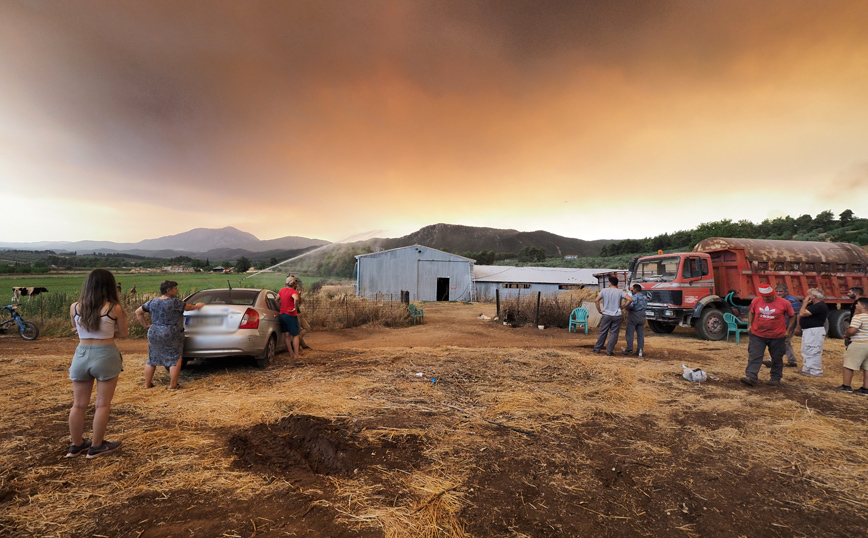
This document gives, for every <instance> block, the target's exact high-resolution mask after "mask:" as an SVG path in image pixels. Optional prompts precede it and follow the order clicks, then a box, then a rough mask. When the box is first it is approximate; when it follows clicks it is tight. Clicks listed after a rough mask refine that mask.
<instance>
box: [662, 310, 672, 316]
mask: <svg viewBox="0 0 868 538" xmlns="http://www.w3.org/2000/svg"><path fill="white" fill-rule="evenodd" d="M663 315H664V316H666V317H667V318H671V317H672V316H673V315H674V314H673V313H672V311H671V310H664V311H663Z"/></svg>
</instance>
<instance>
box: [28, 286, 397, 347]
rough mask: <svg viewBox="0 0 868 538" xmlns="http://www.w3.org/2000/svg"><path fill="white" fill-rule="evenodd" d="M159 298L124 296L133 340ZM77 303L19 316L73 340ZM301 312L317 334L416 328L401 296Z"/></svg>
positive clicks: (61, 302) (316, 299)
mask: <svg viewBox="0 0 868 538" xmlns="http://www.w3.org/2000/svg"><path fill="white" fill-rule="evenodd" d="M155 296H157V295H156V294H146V293H133V294H130V293H124V294H121V296H120V299H121V305H122V306H123V307H124V311H125V312H126V314H127V320H128V321H129V328H130V338H143V337H145V336H146V331H145V328H144V327H142V326H141V325H140V324H139V323H138V321H137V320H136V317H135V311H136V309H137V308H138V307H140V306H141V305H143V304H144V303H146V302H147V301H148V300H150V299H152V298H153V297H155ZM76 301H78V295H77V294H75V295H73V294H69V293H62V292H61V293H47V294H41V295H38V296H36V297H34V298H32V299H29V300H28V299H24V300H23V301H22V302H21V303H20V304H19V305H18V312H19V313H20V314H21V315H22V316H23V317H24V319H26V320H28V321H32V322H34V323H36V324H37V325H38V326H39V330H40V334H42V335H44V336H69V335H72V334H73V331H72V321H71V320H70V317H69V307H70V305H71V304H72V303H74V302H76ZM299 311H300V313H301V314H302V315H303V316H304V318H305V319H306V320H307V322H308V323H309V324H310V326H311V329H313V330H318V329H319V330H326V329H348V328H351V327H359V326H362V325H367V324H375V325H381V326H384V327H403V326H407V325H410V324H412V321H411V319H410V315H409V312H408V310H407V305H406V304H404V303H402V302H401V297H400V295H399V294H392V295H382V294H381V295H378V296H376V297H374V298H371V299H362V298H358V297H356V296H355V295H347V294H339V295H331V294H324V293H311V294H303V296H302V300H301V305H300V308H299Z"/></svg>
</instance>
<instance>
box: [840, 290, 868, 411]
mask: <svg viewBox="0 0 868 538" xmlns="http://www.w3.org/2000/svg"><path fill="white" fill-rule="evenodd" d="M855 306H856V308H855V309H854V315H853V317H852V318H851V319H850V327H849V328H848V329H847V332H846V333H844V336H846V337H847V338H849V339H850V345H849V347H847V351H845V352H844V384H843V385H841V386H840V387H838V388H837V389H835V390H839V391H841V392H854V391H853V388H852V387H850V382H851V381H853V374H854V373H855V372H856V370H862V387H861V388H859V389H857V390H856V391H855V392H856V393H858V394H868V297H861V298H859V300H857V301H856V305H855Z"/></svg>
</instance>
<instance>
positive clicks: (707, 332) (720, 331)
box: [696, 308, 726, 340]
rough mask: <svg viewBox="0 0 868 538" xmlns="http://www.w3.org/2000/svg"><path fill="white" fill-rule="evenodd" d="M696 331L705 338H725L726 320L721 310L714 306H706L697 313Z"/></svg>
mask: <svg viewBox="0 0 868 538" xmlns="http://www.w3.org/2000/svg"><path fill="white" fill-rule="evenodd" d="M696 332H697V333H698V334H699V336H700V338H703V339H705V340H723V339H724V338H726V321H724V319H723V312H721V311H720V310H718V309H716V308H707V309H705V310H704V311H703V312H702V314H700V315H699V322H698V323H697V324H696Z"/></svg>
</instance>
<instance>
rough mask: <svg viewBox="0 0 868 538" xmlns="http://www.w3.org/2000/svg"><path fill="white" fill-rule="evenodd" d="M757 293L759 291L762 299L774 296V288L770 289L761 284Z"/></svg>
mask: <svg viewBox="0 0 868 538" xmlns="http://www.w3.org/2000/svg"><path fill="white" fill-rule="evenodd" d="M757 291H759V294H760V295H762V296H763V297H768V296H769V295H774V294H775V290H774V288H772V287H771V286H769V285H768V284H763V285H762V286H760V287H759V290H757Z"/></svg>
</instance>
